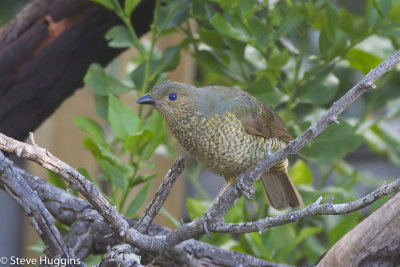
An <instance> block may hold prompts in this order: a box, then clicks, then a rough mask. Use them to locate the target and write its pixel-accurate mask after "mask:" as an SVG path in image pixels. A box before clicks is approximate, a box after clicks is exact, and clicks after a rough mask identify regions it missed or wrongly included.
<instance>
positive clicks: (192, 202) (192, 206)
mask: <svg viewBox="0 0 400 267" xmlns="http://www.w3.org/2000/svg"><path fill="white" fill-rule="evenodd" d="M186 210H187V212H188V214H189V217H190V219H191V220H194V219H196V218H200V217H201V216H202V215H203V213H204V212H205V211H206V210H207V207H206V206H205V205H204V204H203V203H202V201H201V200H200V199H195V198H187V199H186Z"/></svg>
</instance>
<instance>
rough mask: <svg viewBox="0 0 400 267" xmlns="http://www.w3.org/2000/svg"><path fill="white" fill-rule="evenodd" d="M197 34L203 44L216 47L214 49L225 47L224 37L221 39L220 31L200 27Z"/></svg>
mask: <svg viewBox="0 0 400 267" xmlns="http://www.w3.org/2000/svg"><path fill="white" fill-rule="evenodd" d="M199 35H200V39H201V40H202V41H203V42H204V43H205V44H207V45H209V46H211V47H213V48H216V49H223V48H225V44H224V39H223V37H222V35H221V33H219V32H217V31H213V30H208V29H206V28H203V27H201V28H200V29H199Z"/></svg>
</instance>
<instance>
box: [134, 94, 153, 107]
mask: <svg viewBox="0 0 400 267" xmlns="http://www.w3.org/2000/svg"><path fill="white" fill-rule="evenodd" d="M136 103H137V104H144V105H154V104H156V101H155V100H154V99H153V98H151V97H150V95H149V94H146V95H144V96H142V97H141V98H139V99H138V101H136Z"/></svg>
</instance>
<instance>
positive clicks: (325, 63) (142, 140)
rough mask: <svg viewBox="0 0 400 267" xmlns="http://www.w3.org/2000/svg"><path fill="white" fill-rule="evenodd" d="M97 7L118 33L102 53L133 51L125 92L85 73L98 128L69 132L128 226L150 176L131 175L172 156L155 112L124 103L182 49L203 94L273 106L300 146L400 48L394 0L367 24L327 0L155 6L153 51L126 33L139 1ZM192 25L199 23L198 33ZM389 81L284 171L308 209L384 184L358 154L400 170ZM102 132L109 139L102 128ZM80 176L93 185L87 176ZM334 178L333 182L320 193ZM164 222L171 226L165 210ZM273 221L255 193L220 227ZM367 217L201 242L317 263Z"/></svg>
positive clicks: (397, 106)
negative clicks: (231, 89) (245, 97)
mask: <svg viewBox="0 0 400 267" xmlns="http://www.w3.org/2000/svg"><path fill="white" fill-rule="evenodd" d="M93 1H95V2H98V3H99V4H101V5H103V6H104V7H105V8H108V9H111V10H113V11H114V12H116V14H117V15H118V16H119V17H120V18H121V21H122V23H123V25H118V26H115V27H113V28H112V29H110V30H109V31H108V32H107V34H106V36H105V38H106V39H107V40H108V41H109V45H110V46H111V47H117V48H128V47H135V48H136V49H137V50H138V51H139V54H138V56H136V57H134V58H133V59H132V61H131V62H130V66H131V68H127V75H126V77H127V79H125V81H124V82H121V81H119V80H118V79H116V78H115V77H113V76H111V75H110V74H108V73H107V71H106V70H104V69H103V67H102V66H100V65H99V64H96V63H93V64H92V66H91V67H90V68H89V70H88V72H87V75H86V77H85V84H86V85H87V86H89V87H90V88H91V89H92V90H93V92H94V94H95V103H96V112H97V115H98V117H99V119H101V120H102V122H101V123H98V122H96V121H95V120H93V119H89V118H82V117H78V118H75V123H76V125H77V126H78V127H80V128H81V129H82V130H84V131H85V132H86V137H85V139H84V140H83V145H84V147H85V148H86V149H88V150H90V151H91V152H92V154H93V157H94V158H95V159H96V161H97V162H98V164H99V166H100V168H101V170H102V174H101V176H100V177H101V178H103V179H105V180H107V181H109V183H110V186H111V188H112V189H111V193H110V201H112V202H113V204H114V205H116V206H117V207H118V209H119V210H120V211H121V212H123V213H125V214H126V215H128V216H133V215H135V214H136V213H137V211H138V209H139V208H140V206H141V205H142V204H143V203H144V199H145V196H146V195H147V193H148V190H149V188H150V183H151V182H150V181H151V179H152V178H153V177H154V176H155V174H156V173H155V172H154V171H153V172H150V173H149V174H146V175H143V174H138V170H139V169H140V170H142V169H143V168H151V167H153V165H152V164H150V163H149V162H148V160H149V158H150V156H151V155H152V154H153V153H154V152H155V150H156V148H157V147H158V146H159V145H161V144H164V145H168V146H169V147H171V146H170V145H169V143H168V141H167V138H165V136H166V135H165V129H164V124H163V120H162V118H161V117H160V116H159V115H158V113H156V112H152V111H151V110H150V111H147V110H144V109H142V107H139V108H138V109H137V110H132V109H131V108H130V107H128V106H127V105H125V104H124V103H123V102H122V101H121V100H120V98H119V96H120V95H121V94H125V93H127V92H128V93H129V92H134V93H135V94H136V95H137V96H141V95H143V94H145V93H147V92H148V91H149V90H151V88H152V86H153V85H155V84H156V83H158V82H160V81H162V80H164V79H165V77H166V75H165V73H166V72H168V71H171V70H173V69H175V68H176V66H177V65H178V63H179V60H180V52H181V51H185V52H187V53H189V54H191V55H192V56H193V57H194V58H195V59H196V61H197V62H198V64H199V67H200V78H199V80H198V82H197V83H198V84H200V85H210V84H218V85H226V86H239V87H241V88H243V89H244V90H247V91H248V92H250V93H251V94H253V95H254V96H256V97H257V98H259V99H260V100H262V101H263V102H264V103H265V104H267V105H269V106H271V107H272V108H274V109H275V110H276V111H277V112H278V113H279V115H280V116H281V117H282V118H283V120H284V121H285V122H287V126H288V129H289V131H290V132H291V133H292V135H293V136H298V135H299V134H301V133H302V131H304V130H305V129H306V128H307V127H308V126H309V125H311V123H313V122H315V121H316V120H317V119H318V118H319V116H320V115H321V114H322V113H323V112H324V111H326V109H327V108H328V107H329V106H330V105H331V104H332V102H333V101H334V100H335V99H337V98H338V96H340V95H342V94H343V93H344V92H345V91H346V90H348V89H349V88H351V87H352V86H353V84H354V83H355V82H356V81H357V79H358V78H359V77H360V74H362V73H364V74H365V73H367V72H368V71H369V70H370V69H371V68H373V67H375V66H376V65H377V64H378V63H379V62H380V61H382V59H383V58H384V57H386V56H387V55H389V53H390V51H392V50H393V49H399V46H400V31H399V24H400V20H399V19H398V18H400V8H399V7H400V0H390V1H388V0H367V1H366V4H365V10H364V11H363V14H362V15H357V14H355V12H354V11H353V10H351V9H349V8H346V7H344V6H340V5H335V4H334V3H332V2H331V1H326V0H312V1H311V0H308V1H290V0H287V1H286V0H285V1H284V0H282V1H272V0H270V1H268V0H264V1H255V0H253V1H248V0H231V1H227V0H208V1H207V0H206V1H204V0H192V1H188V0H169V1H156V7H155V10H154V21H153V24H152V27H151V33H152V35H151V39H150V41H148V42H147V41H140V40H139V39H138V37H137V36H136V33H135V31H134V29H133V27H132V25H131V16H130V15H131V13H132V12H133V10H134V9H135V7H136V6H137V4H138V3H139V1H138V0H125V2H124V5H123V6H121V5H120V1H117V0H93ZM189 20H192V21H194V22H195V23H196V24H197V25H198V30H197V31H196V32H194V31H193V29H192V28H191V26H190V23H189ZM176 31H179V32H181V33H183V34H184V36H185V38H184V40H182V41H181V42H179V43H178V44H176V45H175V46H171V47H168V48H166V49H164V50H163V51H158V50H157V48H156V46H155V44H156V42H157V41H158V40H159V39H160V38H161V37H162V36H164V35H168V34H171V33H173V32H176ZM132 66H134V67H133V68H132ZM128 69H129V70H128ZM391 78H392V79H391ZM396 79H399V78H398V77H395V76H394V73H393V72H392V73H391V74H389V75H386V76H385V77H383V78H382V79H381V80H380V81H379V82H378V84H377V89H376V90H373V91H371V92H369V93H367V95H366V96H365V97H363V98H362V99H361V100H360V101H358V102H357V103H356V104H355V107H357V109H353V112H347V113H346V114H345V115H344V116H343V117H342V118H341V119H340V124H338V125H332V126H330V127H329V128H328V129H327V130H326V131H325V132H323V133H322V134H321V135H320V136H318V137H317V138H316V139H315V140H314V141H313V142H312V143H311V144H310V145H309V146H307V147H305V148H304V149H303V150H302V151H301V154H300V155H299V158H297V160H296V159H292V160H291V163H292V164H291V168H290V170H289V172H290V174H291V176H292V177H293V179H294V181H295V183H296V184H297V185H298V187H299V189H300V193H301V194H302V196H303V197H304V200H305V204H306V205H309V204H311V203H312V202H313V201H315V200H316V199H317V198H318V196H320V195H322V196H323V197H324V200H323V201H328V200H329V199H330V198H331V196H335V202H345V201H346V202H347V201H351V200H353V199H355V197H356V192H355V186H356V185H357V184H363V185H368V186H374V187H375V186H377V185H378V184H379V182H377V181H376V180H374V179H371V178H370V177H371V175H370V174H369V173H366V172H362V171H359V170H357V168H356V167H355V166H352V165H351V164H350V163H349V162H348V161H347V159H346V155H347V154H348V153H350V152H352V151H354V150H356V149H357V148H358V147H359V146H361V145H366V146H368V148H369V149H370V150H372V151H374V152H375V153H377V154H379V155H383V156H385V157H387V159H388V160H389V161H390V162H392V163H393V164H394V165H396V166H399V167H400V156H399V153H400V141H399V140H400V136H399V133H396V132H394V131H393V130H391V128H389V127H388V126H387V121H388V120H391V119H393V118H394V117H396V116H398V115H399V113H400V91H399V90H394V87H395V86H396V82H397V81H396ZM387 103H388V104H387ZM377 114H379V115H377ZM108 127H109V129H111V133H108V132H107V131H106V130H105V129H107V128H108ZM106 133H107V134H106ZM127 159H128V160H127ZM197 170H199V167H197ZM81 171H82V173H83V174H84V175H85V176H87V177H89V176H90V175H89V174H88V172H87V171H86V170H84V169H81ZM198 173H199V171H193V172H192V176H190V177H189V178H190V179H189V180H190V181H191V182H192V183H194V185H195V187H196V188H198V191H199V192H200V193H201V194H200V195H201V198H197V199H191V198H189V199H188V200H187V202H186V207H187V210H188V215H189V217H190V219H194V218H196V217H199V216H201V215H202V213H203V212H204V210H205V209H206V208H207V206H208V204H209V199H208V197H207V195H206V194H205V193H204V189H202V188H200V185H199V184H198V183H197V182H196V177H195V175H194V174H198ZM319 176H320V178H318V179H317V177H319ZM329 177H331V178H333V179H331V180H332V181H331V184H330V185H329V186H327V183H326V181H327V179H328V178H329ZM390 178H393V177H390ZM140 184H145V186H144V187H142V189H141V190H140V191H139V193H138V194H137V195H136V197H135V199H134V200H133V201H132V202H131V203H129V205H127V204H126V203H125V202H126V198H127V195H128V193H129V192H131V190H132V188H134V187H136V186H138V185H140ZM375 208H376V207H375ZM162 214H164V215H166V216H167V217H168V219H169V220H170V221H172V222H176V219H174V218H173V217H172V216H170V215H169V213H168V212H167V211H166V210H163V211H162ZM276 214H278V212H277V211H275V210H273V209H271V208H269V207H268V204H267V203H266V201H265V197H264V195H263V192H262V189H261V187H260V186H259V185H257V187H256V197H255V200H252V201H248V200H244V199H241V200H240V201H239V202H238V203H237V204H236V205H235V206H234V207H233V208H232V209H231V210H230V211H229V213H228V214H227V215H226V217H225V219H226V221H228V222H243V221H249V220H253V219H257V218H261V217H265V216H271V215H276ZM364 216H365V214H363V213H361V212H356V213H353V214H350V215H346V216H335V217H334V216H326V217H318V218H311V219H308V220H304V221H302V222H298V223H293V224H290V225H285V226H281V227H276V228H274V229H269V230H267V231H264V232H262V233H251V234H246V235H241V236H240V237H236V236H235V237H233V236H230V235H213V236H214V239H212V240H210V239H208V238H207V237H202V238H201V239H202V240H203V241H204V242H208V243H212V244H214V245H217V246H223V247H225V248H229V249H234V250H238V251H242V252H245V253H249V254H251V255H254V256H256V257H259V258H263V259H266V260H270V261H274V262H285V263H289V264H302V263H315V262H316V260H317V259H318V258H319V257H320V256H321V255H322V254H323V253H324V252H325V251H326V250H327V249H328V248H329V247H330V246H332V245H333V244H334V243H335V242H336V241H337V240H338V239H339V238H340V237H341V236H343V235H344V234H345V233H346V232H347V231H348V230H350V229H351V227H353V226H354V225H356V224H357V223H358V222H359V221H360V220H361V219H362V218H363V217H364Z"/></svg>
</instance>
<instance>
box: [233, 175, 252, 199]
mask: <svg viewBox="0 0 400 267" xmlns="http://www.w3.org/2000/svg"><path fill="white" fill-rule="evenodd" d="M238 192H241V193H242V194H243V195H244V196H245V197H246V198H247V199H253V198H254V192H255V189H254V186H252V185H251V186H250V187H248V186H247V185H246V184H245V183H244V179H243V178H242V177H239V178H238V181H237V183H236V186H235V193H236V194H237V193H238Z"/></svg>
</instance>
